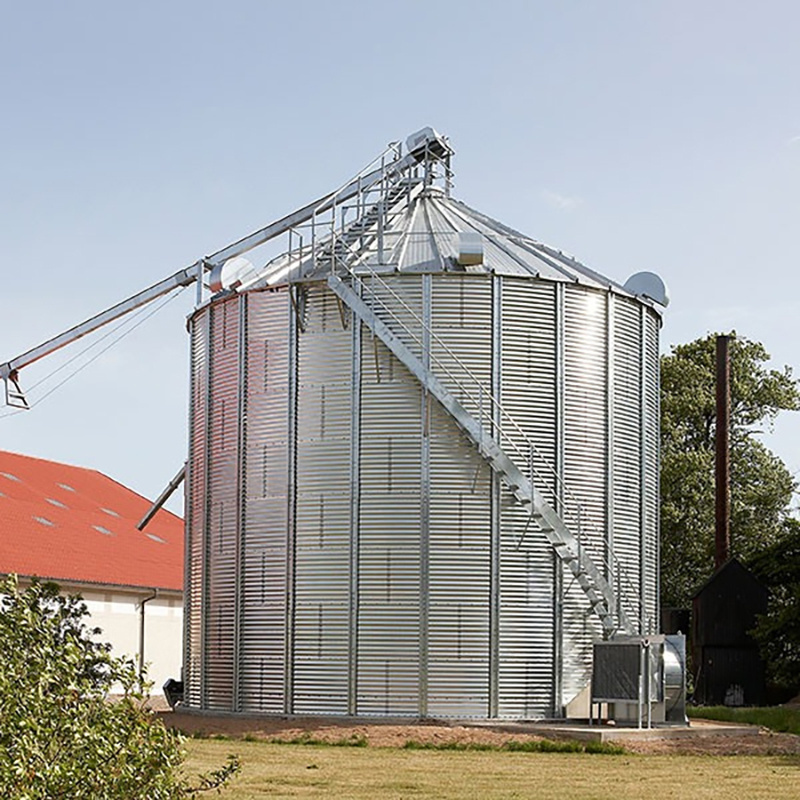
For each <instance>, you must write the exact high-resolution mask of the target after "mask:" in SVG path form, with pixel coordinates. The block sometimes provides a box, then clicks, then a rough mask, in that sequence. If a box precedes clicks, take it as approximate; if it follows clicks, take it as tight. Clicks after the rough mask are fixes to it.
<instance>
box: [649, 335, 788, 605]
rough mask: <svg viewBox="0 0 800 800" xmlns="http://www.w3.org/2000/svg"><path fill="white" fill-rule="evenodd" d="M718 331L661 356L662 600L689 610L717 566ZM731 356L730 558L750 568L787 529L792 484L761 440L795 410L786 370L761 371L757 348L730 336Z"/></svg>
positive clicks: (762, 358) (760, 349) (763, 352)
mask: <svg viewBox="0 0 800 800" xmlns="http://www.w3.org/2000/svg"><path fill="white" fill-rule="evenodd" d="M715 344H716V334H713V335H709V336H706V337H705V338H702V339H697V340H696V341H694V342H690V343H689V344H684V345H679V346H677V347H673V349H672V352H671V354H670V355H666V356H663V357H662V359H661V596H662V602H663V604H664V605H665V606H678V607H686V606H688V605H689V603H690V601H691V597H692V595H693V594H694V592H695V591H697V589H698V588H699V587H700V586H701V585H702V583H703V582H704V581H705V580H706V579H707V578H708V577H710V575H711V573H712V572H713V568H714V437H715V434H716V400H715ZM730 355H731V434H730V442H731V555H733V556H736V557H738V558H739V559H741V560H742V561H747V560H749V559H750V558H751V557H753V556H754V555H755V554H756V553H758V552H759V550H761V549H762V548H765V547H769V546H770V545H772V544H774V543H775V542H777V541H778V540H779V539H780V537H781V536H782V535H783V533H784V531H785V524H786V513H787V507H788V504H789V502H790V500H791V497H792V493H793V491H794V489H795V481H794V479H793V477H792V475H791V474H790V473H789V471H788V470H787V469H786V466H785V465H784V464H783V462H782V461H781V460H780V459H779V458H778V457H777V456H776V455H775V454H774V453H772V452H771V451H770V450H769V449H768V448H767V447H765V445H764V444H763V442H761V441H760V440H759V439H758V435H759V433H761V432H762V431H763V430H765V429H769V428H770V427H771V425H772V423H773V421H774V419H775V417H776V416H777V414H778V413H779V412H780V411H782V410H784V409H798V408H800V393H798V389H797V385H796V382H795V380H794V379H793V378H792V374H791V370H790V369H789V368H788V367H785V368H784V369H783V370H771V369H767V368H766V367H765V366H764V365H765V363H766V362H767V361H768V360H769V354H768V353H767V352H766V350H765V349H764V347H763V345H761V344H759V343H758V342H751V341H748V340H747V339H745V338H743V337H738V338H737V337H735V336H734V338H733V339H732V341H731V345H730Z"/></svg>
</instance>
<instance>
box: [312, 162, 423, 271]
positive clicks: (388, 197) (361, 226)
mask: <svg viewBox="0 0 800 800" xmlns="http://www.w3.org/2000/svg"><path fill="white" fill-rule="evenodd" d="M420 182H421V180H420V179H418V180H416V181H414V180H412V179H411V178H410V177H407V178H406V179H405V180H403V181H401V182H399V183H397V184H396V185H394V186H392V187H391V188H389V189H388V190H387V191H386V192H385V194H384V196H382V197H381V199H380V200H379V201H378V202H377V203H375V204H374V205H373V206H372V207H371V208H370V209H369V210H367V211H365V212H364V213H363V214H362V215H361V216H360V217H358V219H356V220H355V221H354V222H353V223H351V224H350V225H349V226H347V227H346V228H344V229H343V230H341V231H340V232H338V233H337V232H336V231H335V230H332V231H331V237H330V238H329V239H328V240H327V241H326V242H325V243H324V244H322V245H321V246H319V247H318V249H317V251H316V253H315V254H314V261H315V265H316V266H317V267H322V268H325V267H332V266H333V264H342V263H346V262H347V261H348V259H349V258H350V257H352V253H353V249H354V248H355V249H357V250H361V249H363V243H361V244H359V240H360V239H361V238H362V237H363V236H365V235H366V234H368V233H371V234H372V236H378V235H379V223H381V222H382V223H383V225H384V226H385V224H386V220H387V218H388V215H389V213H390V210H391V209H392V208H393V207H394V206H395V204H396V203H397V202H398V201H399V200H400V199H401V198H402V197H403V195H405V194H408V192H409V191H411V188H412V186H413V185H414V184H416V183H420Z"/></svg>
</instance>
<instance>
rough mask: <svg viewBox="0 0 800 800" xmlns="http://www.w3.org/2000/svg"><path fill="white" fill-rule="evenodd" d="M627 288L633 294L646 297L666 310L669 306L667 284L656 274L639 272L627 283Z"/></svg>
mask: <svg viewBox="0 0 800 800" xmlns="http://www.w3.org/2000/svg"><path fill="white" fill-rule="evenodd" d="M625 288H626V289H627V290H628V291H629V292H630V293H631V294H636V295H639V296H640V297H646V298H647V299H648V300H652V301H653V302H654V303H658V304H659V305H660V306H664V308H666V307H667V306H668V305H669V289H668V288H667V284H666V283H664V281H663V280H662V279H661V278H660V277H659V276H658V275H656V273H655V272H637V273H635V274H634V275H631V276H630V278H628V280H627V281H625Z"/></svg>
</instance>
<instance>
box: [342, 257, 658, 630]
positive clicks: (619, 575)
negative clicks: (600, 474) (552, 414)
mask: <svg viewBox="0 0 800 800" xmlns="http://www.w3.org/2000/svg"><path fill="white" fill-rule="evenodd" d="M343 244H344V246H345V247H348V245H347V243H346V242H344V243H343ZM339 261H340V266H341V267H343V268H344V270H345V272H346V273H347V275H348V276H349V277H350V278H351V280H353V281H355V282H356V283H357V284H358V285H359V286H361V287H362V291H363V290H366V292H367V293H368V294H369V295H370V296H371V297H372V298H374V300H377V301H380V298H379V297H377V295H376V293H375V291H374V289H373V288H372V287H371V286H369V285H367V283H366V282H365V281H364V280H363V277H362V275H360V274H356V273H354V272H353V271H352V269H350V267H349V265H348V264H347V262H346V261H344V260H343V259H339ZM363 268H364V269H365V271H366V273H367V274H368V276H369V277H370V278H371V280H372V281H374V282H377V283H378V284H379V285H380V286H382V287H383V288H385V289H386V291H387V292H388V293H389V295H390V296H391V297H392V298H394V299H395V300H396V301H397V302H399V303H400V305H401V306H402V307H403V308H404V309H405V310H406V311H407V312H408V313H409V314H410V315H411V317H412V318H413V319H414V320H415V321H416V322H418V323H419V324H420V326H421V328H422V330H423V331H425V332H426V333H427V334H428V335H429V336H430V337H431V339H432V340H433V341H435V342H436V343H437V344H438V345H439V346H440V347H441V348H442V349H443V350H444V351H445V352H446V353H447V354H448V355H449V356H450V357H451V358H452V359H453V360H454V361H455V363H456V364H457V365H458V366H459V367H460V368H461V370H462V371H463V373H464V374H465V375H466V376H467V377H468V378H469V379H470V380H471V381H472V382H473V383H475V384H477V386H478V389H479V393H480V395H481V397H479V400H478V402H479V407H480V405H481V404H482V394H483V387H482V385H481V383H480V381H479V380H478V378H477V376H475V375H474V374H473V373H472V371H471V370H470V369H469V367H467V365H466V364H464V363H463V361H462V360H461V359H460V358H459V357H458V355H457V354H456V353H454V352H453V351H452V350H451V349H450V347H449V346H448V345H447V343H446V342H444V341H443V340H442V339H441V338H440V337H439V336H438V335H437V334H436V332H435V331H433V330H432V329H431V328H430V326H428V325H426V324H425V322H424V320H423V319H422V318H421V317H420V316H419V315H418V314H417V313H416V311H415V310H414V309H413V308H412V307H411V306H409V305H408V303H406V301H405V300H404V298H403V297H402V296H401V295H399V294H398V293H397V292H396V291H395V290H394V289H393V288H392V287H391V286H390V285H389V284H388V283H387V282H386V281H384V280H383V278H381V276H380V275H378V274H377V273H375V271H374V270H372V269H371V268H369V266H368V265H363ZM331 269H332V273H334V274H335V263H332V265H331ZM381 307H382V308H383V311H384V313H386V314H388V315H389V316H390V317H391V318H392V319H393V320H394V322H395V323H396V324H398V325H399V326H400V328H401V330H402V331H403V332H405V333H406V334H407V335H408V336H409V337H411V339H412V340H413V341H414V342H415V343H416V344H417V345H418V346H420V347H422V346H423V343H422V341H421V339H420V338H419V337H418V336H417V335H416V333H415V332H414V331H412V330H411V329H410V328H408V326H407V325H406V324H405V323H404V322H403V320H401V319H400V318H399V317H398V316H397V314H396V313H394V312H393V310H392V309H391V308H388V307H386V306H385V305H384V304H383V303H381ZM374 310H375V309H374ZM430 357H431V358H432V359H433V361H434V363H435V364H436V366H437V367H439V368H441V369H442V370H443V371H444V372H445V374H447V375H448V377H450V378H451V380H453V381H454V383H455V386H456V388H457V389H458V390H460V392H461V393H462V394H463V395H464V396H466V397H467V398H469V399H470V400H471V401H472V402H473V403H474V402H475V397H474V395H473V394H472V393H471V392H470V391H469V390H468V389H467V388H466V387H464V386H463V384H462V383H461V380H460V379H459V378H458V377H457V376H456V375H455V374H454V373H453V371H452V370H451V369H450V368H449V367H448V365H447V364H446V363H445V362H444V361H442V359H441V358H438V357H437V356H436V355H435V354H433V353H432V352H431V353H430ZM487 397H488V399H489V401H490V403H491V404H492V407H493V408H496V409H497V410H498V411H499V413H500V418H501V419H505V420H506V421H507V422H508V423H509V424H510V425H511V426H512V428H513V429H515V430H516V431H517V432H518V433H519V434H520V435H521V437H522V439H523V442H524V443H525V444H527V445H528V447H529V449H530V451H531V452H533V453H536V454H537V455H538V460H539V462H540V463H544V464H545V466H546V467H548V468H549V470H550V472H551V473H552V474H553V476H554V477H555V479H556V481H557V484H556V486H552V485H550V484H549V482H548V481H547V480H546V479H544V478H542V476H541V471H540V470H536V469H535V468H534V467H533V465H532V464H531V465H530V466H529V471H530V472H531V480H533V479H534V477H535V476H539V477H540V478H541V479H542V480H544V482H545V484H546V485H547V486H548V488H549V489H550V490H551V491H553V495H554V497H555V498H556V503H557V504H559V505H561V507H562V511H561V512H560V513H562V514H563V512H564V510H565V509H568V506H566V504H565V503H564V501H563V500H562V499H561V498H560V497H559V496H558V493H557V491H556V489H557V488H558V487H559V486H560V488H562V490H563V491H564V492H565V494H566V495H567V496H568V497H569V498H570V499H571V500H572V502H573V503H574V505H575V506H576V516H577V520H578V533H577V534H573V535H575V538H576V541H577V543H578V546H579V548H581V547H586V548H587V549H588V550H589V551H590V552H592V554H593V557H594V558H598V557H599V560H600V561H601V563H603V564H604V566H605V567H606V569H607V574H608V575H609V581H608V582H609V586H610V588H611V591H612V595H613V596H614V599H615V601H616V603H617V604H618V606H619V607H618V608H615V609H610V613H612V614H615V615H616V616H617V617H619V612H620V610H622V606H623V605H624V606H627V608H628V610H630V611H634V612H635V613H634V614H633V617H634V618H635V619H637V620H638V621H639V625H640V626H642V625H643V620H642V615H641V613H640V609H636V608H633V609H631V608H630V604H629V603H627V602H625V601H624V599H623V598H625V597H627V596H628V595H623V594H622V593H621V592H618V591H617V592H615V591H614V588H613V583H614V582H615V581H616V582H617V583H618V584H619V582H620V581H621V580H624V581H625V582H626V584H627V585H628V587H629V588H630V589H633V590H634V592H633V593H634V594H636V592H635V587H634V586H633V584H632V583H631V581H630V578H629V576H628V575H627V570H625V569H624V566H623V564H622V562H621V561H619V559H618V558H617V557H616V555H615V554H614V553H613V552H611V551H609V550H608V549H607V548H605V547H602V548H600V550H601V552H599V553H598V548H597V546H595V545H594V544H593V543H592V542H591V540H588V541H587V540H586V539H585V537H584V536H583V530H582V528H583V525H582V517H583V512H584V508H583V504H582V503H581V502H580V500H579V499H578V498H577V497H576V496H575V495H574V493H573V492H572V491H571V490H570V489H569V487H568V486H567V485H566V483H565V482H564V480H563V478H562V477H561V476H560V475H558V473H557V472H556V471H555V470H554V469H553V467H552V465H550V464H549V462H548V461H547V459H546V458H544V457H543V456H542V455H541V454H540V453H539V451H538V450H537V449H536V447H535V445H534V444H533V442H531V441H530V439H529V438H528V436H527V434H526V433H525V432H524V431H523V430H522V428H521V427H520V426H519V424H518V423H517V422H516V420H514V418H513V417H512V416H511V415H510V414H509V413H508V412H507V411H506V410H505V409H504V408H503V406H502V404H501V403H500V402H499V401H498V400H497V399H496V398H495V397H494V396H493V395H492V394H491V393H490V392H489V393H487ZM478 421H479V426H480V428H481V429H483V427H484V422H483V414H482V411H481V413H480V415H479V419H478ZM489 430H490V435H492V436H494V435H495V431H497V433H498V434H499V436H500V441H503V440H505V441H507V442H508V444H509V445H511V447H512V449H513V450H514V451H515V452H516V453H517V455H518V456H520V457H521V458H522V459H523V463H524V459H525V455H526V454H525V453H524V452H523V451H522V450H521V449H520V447H519V446H518V444H517V443H516V442H515V441H514V439H512V438H511V437H509V436H508V433H507V431H504V430H503V428H502V427H501V426H499V425H498V424H497V423H496V422H495V420H494V415H491V420H490V427H489ZM592 527H595V526H594V525H593V526H592ZM598 532H599V531H598ZM579 557H580V553H579ZM639 605H640V606H641V603H640V604H639ZM626 616H627V615H626Z"/></svg>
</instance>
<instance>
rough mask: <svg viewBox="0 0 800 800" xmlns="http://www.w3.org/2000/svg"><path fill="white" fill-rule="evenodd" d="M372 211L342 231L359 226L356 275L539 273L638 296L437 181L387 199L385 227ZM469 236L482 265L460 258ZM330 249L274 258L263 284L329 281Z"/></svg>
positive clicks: (351, 259) (350, 255)
mask: <svg viewBox="0 0 800 800" xmlns="http://www.w3.org/2000/svg"><path fill="white" fill-rule="evenodd" d="M363 220H364V215H362V216H361V217H357V218H355V219H354V220H353V221H352V222H351V223H349V225H348V226H346V227H345V229H344V231H343V233H342V234H340V235H343V236H345V237H346V236H347V235H348V231H350V232H353V231H357V236H353V237H352V238H353V241H352V242H351V243H350V244H349V246H348V248H347V252H346V254H345V255H346V262H347V265H348V267H349V268H350V269H352V270H354V271H355V272H359V271H361V270H363V271H375V272H380V273H386V272H401V273H402V272H414V273H419V272H448V271H453V272H472V273H475V272H486V273H494V274H498V275H506V276H519V277H528V278H531V277H533V278H539V279H542V280H548V281H558V282H566V283H577V284H582V285H585V286H589V287H592V288H597V289H605V290H611V291H615V292H620V293H622V294H626V295H630V296H633V295H632V294H631V292H629V291H627V290H626V289H625V288H624V287H623V286H622V284H619V283H617V282H616V281H614V280H612V279H610V278H607V277H605V276H604V275H601V274H600V273H599V272H596V271H595V270H592V269H590V268H589V267H587V266H586V265H584V264H582V263H581V262H580V261H578V260H577V259H575V258H573V257H572V256H570V255H568V254H567V253H564V252H562V251H561V250H558V249H556V248H554V247H551V246H549V245H546V244H544V243H542V242H540V241H538V240H536V239H533V238H532V237H530V236H528V235H526V234H524V233H520V232H519V231H516V230H514V229H513V228H510V227H509V226H507V225H504V224H503V223H502V222H499V221H498V220H495V219H493V218H492V217H490V216H488V215H487V214H484V213H482V212H480V211H477V210H476V209H474V208H472V207H470V206H468V205H467V204H466V203H464V202H462V201H460V200H457V199H455V198H454V197H451V196H450V195H449V194H448V193H447V192H446V191H444V190H442V189H440V188H439V187H436V186H426V187H417V190H416V191H414V190H412V191H410V192H403V193H401V196H400V197H399V198H397V197H396V198H395V201H394V202H393V203H391V204H387V208H386V210H385V216H384V221H383V227H382V230H381V231H380V233H379V231H378V222H374V223H371V224H369V225H366V226H365V225H364V221H363ZM464 235H468V236H472V237H473V239H476V238H477V240H479V242H480V246H481V249H482V258H481V263H478V264H472V265H467V266H464V265H462V264H460V263H459V258H458V256H459V247H460V244H461V242H462V237H463V236H464ZM326 245H327V246H328V247H330V246H331V245H330V239H327V240H322V241H321V243H320V245H319V251H318V253H317V254H316V255H315V256H313V257H312V256H311V255H309V254H308V253H306V254H304V255H303V257H301V258H297V257H294V258H293V257H291V255H290V254H288V253H287V254H284V255H283V256H281V257H279V258H277V259H274V260H273V261H272V262H271V264H270V265H268V266H267V267H266V268H265V269H264V270H263V271H261V281H260V282H261V284H262V285H264V284H267V285H274V284H275V283H283V282H285V281H287V280H288V281H289V282H291V281H294V280H298V279H303V280H314V279H318V278H320V279H321V278H323V277H324V276H325V274H327V272H329V271H330V268H331V267H330V259H327V260H326V259H325V258H324V257H323V258H320V257H319V252H323V253H324V251H325V247H326Z"/></svg>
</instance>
